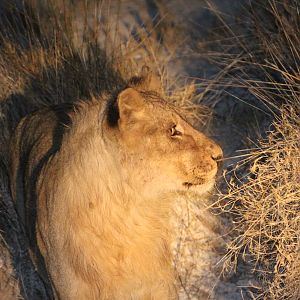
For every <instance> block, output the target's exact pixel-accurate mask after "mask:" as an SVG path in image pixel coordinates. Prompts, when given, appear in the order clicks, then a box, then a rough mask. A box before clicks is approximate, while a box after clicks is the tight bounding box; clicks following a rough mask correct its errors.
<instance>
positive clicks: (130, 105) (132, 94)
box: [117, 88, 145, 121]
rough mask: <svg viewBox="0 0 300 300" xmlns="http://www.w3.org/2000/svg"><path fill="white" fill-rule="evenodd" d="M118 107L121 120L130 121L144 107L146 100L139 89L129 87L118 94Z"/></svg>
mask: <svg viewBox="0 0 300 300" xmlns="http://www.w3.org/2000/svg"><path fill="white" fill-rule="evenodd" d="M117 103H118V109H119V115H120V120H121V121H126V120H127V121H128V120H129V119H132V118H133V116H134V115H138V113H139V112H141V111H142V110H143V108H144V105H145V102H144V99H143V97H142V96H141V95H140V93H139V92H138V91H136V90H135V89H133V88H127V89H126V90H124V91H122V92H121V93H120V94H119V96H118V100H117Z"/></svg>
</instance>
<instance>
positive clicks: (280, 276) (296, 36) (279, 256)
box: [218, 0, 300, 300]
mask: <svg viewBox="0 0 300 300" xmlns="http://www.w3.org/2000/svg"><path fill="white" fill-rule="evenodd" d="M299 8H300V7H299V2H298V1H294V0H283V1H273V0H269V1H267V2H264V3H262V2H260V1H253V2H252V4H251V6H250V8H249V13H246V17H245V19H244V21H242V24H241V25H244V26H245V27H247V32H248V33H249V34H245V35H243V36H238V33H239V30H235V29H232V28H230V27H228V28H227V30H225V31H227V36H228V31H229V36H231V37H232V39H233V40H234V41H237V44H236V45H235V46H234V47H232V48H230V47H229V42H228V41H227V42H228V44H227V46H226V47H227V53H229V54H228V55H227V56H226V55H225V54H224V55H219V61H218V63H220V64H221V65H222V64H225V62H226V61H227V66H228V65H230V64H231V69H230V70H228V73H227V74H226V76H227V77H226V76H225V77H224V78H222V80H221V81H220V82H219V83H218V84H220V85H223V86H225V87H226V88H227V87H230V88H233V89H237V88H242V89H246V90H247V91H248V99H247V97H243V99H245V98H246V100H244V101H246V102H247V103H248V104H249V105H251V106H256V107H257V108H258V109H262V110H265V112H266V113H267V114H271V115H272V118H273V121H272V123H271V125H270V127H269V130H267V131H266V132H265V133H264V134H263V137H260V138H259V139H258V141H257V142H255V145H254V147H253V146H252V149H249V151H248V152H249V154H245V155H244V156H246V159H244V160H243V161H241V162H240V163H239V164H238V165H237V166H235V167H234V170H233V171H231V172H230V173H228V174H226V180H227V184H228V191H227V192H226V193H225V194H223V195H222V196H221V197H220V202H219V204H220V207H221V209H223V210H224V211H226V212H228V213H229V214H230V215H231V216H232V219H233V221H234V229H233V230H234V231H233V239H232V241H231V242H230V243H229V244H228V253H227V256H226V257H225V258H224V259H225V264H224V268H225V269H227V268H230V267H233V268H234V269H238V268H239V265H240V258H242V259H244V260H245V261H247V263H248V264H249V265H250V266H251V268H252V271H254V272H255V273H256V274H257V275H258V278H259V280H260V283H261V286H260V287H257V289H256V291H255V293H254V294H253V297H254V298H256V299H291V300H296V299H300V289H299V286H300V264H299V261H300V139H299V136H300V100H299V99H300V98H299V97H300V94H299V92H300V90H299V88H300V81H299V80H300V77H299V74H300V72H299V69H300V51H299V42H300V13H299ZM225 27H226V26H225ZM231 41H232V40H231ZM224 53H225V52H224ZM231 91H232V90H231ZM253 96H254V97H253ZM259 130H262V127H261V128H259V129H258V131H259ZM245 166H246V167H245ZM245 170H246V171H245Z"/></svg>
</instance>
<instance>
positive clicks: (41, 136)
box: [11, 87, 222, 300]
mask: <svg viewBox="0 0 300 300" xmlns="http://www.w3.org/2000/svg"><path fill="white" fill-rule="evenodd" d="M143 89H144V87H143ZM61 110H63V109H61ZM111 110H112V111H113V112H114V113H116V112H118V113H119V116H118V119H117V120H115V124H110V123H113V121H111V122H109V120H108V118H109V117H108V116H109V114H111ZM61 115H64V112H63V113H60V114H59V113H57V111H56V110H51V109H46V110H43V111H40V112H37V113H35V114H33V115H30V116H28V117H26V118H25V119H23V120H22V122H21V123H20V124H19V126H18V127H17V129H16V132H15V135H14V137H13V140H12V142H11V150H12V155H11V189H12V192H13V196H14V199H15V201H16V204H17V207H19V214H20V215H21V216H22V213H23V214H24V216H23V221H24V223H25V224H24V225H25V227H26V228H28V226H29V227H30V225H32V224H30V223H33V222H34V226H33V227H32V228H33V230H34V232H33V236H34V238H36V240H37V246H38V247H37V249H34V245H33V246H32V248H33V251H35V252H36V250H38V251H40V253H41V255H42V257H43V258H44V260H45V264H46V267H47V270H48V273H49V277H50V280H51V282H52V285H53V287H54V290H55V294H56V298H57V299H70V300H71V299H72V300H73V299H76V300H81V299H82V300H88V299H110V300H113V299H120V300H121V299H122V300H126V299H149V300H150V299H157V300H162V299H176V297H177V296H176V292H175V288H174V273H173V270H172V265H171V251H170V239H171V228H170V224H169V217H170V213H171V205H172V200H171V198H172V197H170V194H171V193H172V192H174V191H185V190H187V189H194V190H195V191H197V192H199V193H200V194H202V193H206V192H207V191H208V190H210V189H211V188H212V186H213V185H214V180H215V175H216V172H217V162H216V159H218V158H220V156H221V155H222V150H221V149H220V147H219V146H218V145H216V144H215V143H214V142H213V141H211V140H210V139H208V138H207V137H206V136H204V135H203V134H201V133H199V132H198V131H196V130H195V129H193V128H192V127H191V126H190V125H189V124H188V123H186V122H185V121H184V120H183V119H182V118H181V117H180V116H179V115H178V114H177V113H176V112H175V110H173V108H172V107H170V106H169V105H168V104H167V103H166V102H165V101H164V100H162V99H161V98H160V97H159V96H158V95H157V94H156V93H153V92H145V91H144V90H141V89H139V88H138V87H136V88H134V87H130V88H127V89H125V90H123V91H121V92H120V94H119V95H118V98H117V101H116V103H115V104H113V105H111V104H109V102H105V101H97V100H94V101H90V102H86V103H81V104H80V105H77V106H76V108H75V109H72V110H70V111H69V112H68V114H65V115H66V116H69V118H70V120H69V121H70V122H66V125H61V124H60V122H61V121H60V118H61ZM172 128H173V129H172ZM174 132H175V135H174ZM172 134H173V136H172ZM24 203H25V204H24ZM23 205H24V207H23ZM35 205H36V208H35ZM35 211H36V216H35ZM31 216H33V217H32V218H31ZM29 235H30V233H29ZM31 239H32V236H31ZM36 255H37V254H36Z"/></svg>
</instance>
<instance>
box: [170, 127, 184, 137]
mask: <svg viewBox="0 0 300 300" xmlns="http://www.w3.org/2000/svg"><path fill="white" fill-rule="evenodd" d="M170 132H171V137H178V136H181V135H182V132H180V131H179V130H178V129H177V128H176V125H174V126H173V127H171V129H170Z"/></svg>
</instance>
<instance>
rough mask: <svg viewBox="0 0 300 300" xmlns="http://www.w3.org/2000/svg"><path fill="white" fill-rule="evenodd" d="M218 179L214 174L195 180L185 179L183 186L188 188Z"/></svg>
mask: <svg viewBox="0 0 300 300" xmlns="http://www.w3.org/2000/svg"><path fill="white" fill-rule="evenodd" d="M215 180H216V177H215V176H213V177H212V178H206V179H204V178H197V180H195V181H185V182H183V184H182V185H183V186H184V187H186V188H190V187H192V186H200V185H205V184H208V183H211V182H215Z"/></svg>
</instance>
